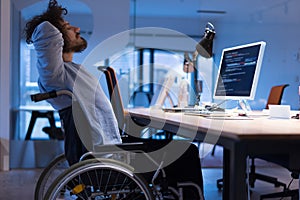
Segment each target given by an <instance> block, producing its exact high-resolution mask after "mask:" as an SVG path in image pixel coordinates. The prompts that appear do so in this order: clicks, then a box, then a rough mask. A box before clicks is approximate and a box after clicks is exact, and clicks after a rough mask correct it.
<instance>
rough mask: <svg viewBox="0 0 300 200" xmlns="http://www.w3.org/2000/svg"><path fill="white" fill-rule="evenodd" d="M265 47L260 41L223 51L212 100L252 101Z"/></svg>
mask: <svg viewBox="0 0 300 200" xmlns="http://www.w3.org/2000/svg"><path fill="white" fill-rule="evenodd" d="M265 46H266V43H265V42H263V41H261V42H255V43H250V44H245V45H240V46H235V47H231V48H225V49H223V51H222V56H221V60H220V65H219V71H218V75H217V79H216V84H215V90H214V95H213V98H214V99H222V100H253V99H254V97H255V92H256V87H257V82H258V77H259V73H260V68H261V63H262V59H263V54H264V50H265Z"/></svg>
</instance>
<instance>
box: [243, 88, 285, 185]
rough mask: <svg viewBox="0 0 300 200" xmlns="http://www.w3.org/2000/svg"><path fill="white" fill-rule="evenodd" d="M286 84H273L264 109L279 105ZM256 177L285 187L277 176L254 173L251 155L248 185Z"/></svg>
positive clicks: (251, 183)
mask: <svg viewBox="0 0 300 200" xmlns="http://www.w3.org/2000/svg"><path fill="white" fill-rule="evenodd" d="M287 86H289V84H283V85H277V86H273V87H272V88H271V90H270V93H269V97H268V100H267V104H266V109H269V105H280V104H281V99H282V96H283V92H284V89H285V88H286V87H287ZM257 179H258V180H262V181H265V182H269V183H272V184H274V186H275V187H279V186H282V187H284V189H285V188H286V185H285V184H284V183H282V182H279V181H278V180H277V178H274V177H270V176H266V175H263V174H259V173H256V172H255V157H252V158H251V167H250V173H249V185H250V186H251V187H254V184H255V180H257Z"/></svg>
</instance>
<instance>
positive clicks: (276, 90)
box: [266, 84, 289, 109]
mask: <svg viewBox="0 0 300 200" xmlns="http://www.w3.org/2000/svg"><path fill="white" fill-rule="evenodd" d="M287 86H289V84H283V85H277V86H273V87H272V88H271V90H270V94H269V97H268V101H267V105H266V109H269V105H280V104H281V99H282V96H283V92H284V89H285V88H286V87H287Z"/></svg>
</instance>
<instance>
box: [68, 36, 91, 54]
mask: <svg viewBox="0 0 300 200" xmlns="http://www.w3.org/2000/svg"><path fill="white" fill-rule="evenodd" d="M80 38H81V42H80V43H78V44H75V45H73V44H70V42H69V41H68V40H64V43H65V44H64V47H63V52H64V53H69V52H75V53H80V52H82V51H83V50H85V49H86V48H87V41H86V40H85V39H84V38H83V37H80Z"/></svg>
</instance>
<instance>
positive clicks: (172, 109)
mask: <svg viewBox="0 0 300 200" xmlns="http://www.w3.org/2000/svg"><path fill="white" fill-rule="evenodd" d="M162 110H163V111H165V112H202V111H206V109H205V108H204V107H197V108H196V107H184V108H180V107H174V108H163V109H162Z"/></svg>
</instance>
